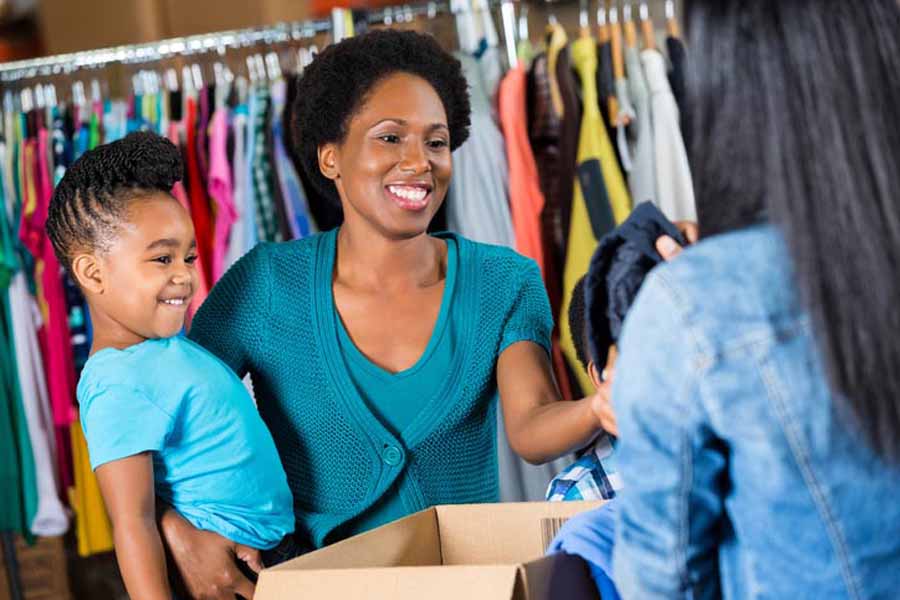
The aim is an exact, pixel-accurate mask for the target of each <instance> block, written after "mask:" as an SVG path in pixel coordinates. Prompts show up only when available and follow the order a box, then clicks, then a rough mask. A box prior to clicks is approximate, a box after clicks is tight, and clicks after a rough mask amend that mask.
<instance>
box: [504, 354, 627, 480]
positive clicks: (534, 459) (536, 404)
mask: <svg viewBox="0 0 900 600" xmlns="http://www.w3.org/2000/svg"><path fill="white" fill-rule="evenodd" d="M497 385H498V387H499V390H500V401H501V402H502V403H503V417H504V424H505V426H506V435H507V437H508V438H509V444H510V446H511V447H512V449H513V450H515V452H516V453H517V454H518V455H519V456H521V457H522V458H524V459H525V460H527V461H528V462H530V463H533V464H542V463H545V462H548V461H551V460H553V459H555V458H557V457H559V456H562V455H563V454H567V453H570V452H574V451H575V450H578V449H580V448H584V447H585V446H586V445H588V444H589V443H590V441H591V440H592V439H593V438H594V437H596V436H597V433H598V432H599V431H601V430H605V431H607V432H609V433H613V434H615V433H616V429H615V417H614V416H613V413H612V409H611V407H610V403H609V385H610V384H609V382H606V383H604V384H602V385H601V386H600V387H599V388H598V389H597V392H596V393H595V394H593V395H592V396H588V397H587V398H585V399H583V400H578V401H574V402H570V401H566V400H563V399H562V398H561V397H560V393H559V390H558V389H557V387H556V381H555V380H554V379H553V371H552V368H551V365H550V359H549V357H548V356H547V352H546V350H544V349H543V348H541V346H539V345H538V344H535V343H534V342H527V341H523V342H518V343H516V344H513V345H511V346H509V347H508V348H507V349H506V350H504V351H503V353H502V354H501V355H500V360H499V361H498V363H497Z"/></svg>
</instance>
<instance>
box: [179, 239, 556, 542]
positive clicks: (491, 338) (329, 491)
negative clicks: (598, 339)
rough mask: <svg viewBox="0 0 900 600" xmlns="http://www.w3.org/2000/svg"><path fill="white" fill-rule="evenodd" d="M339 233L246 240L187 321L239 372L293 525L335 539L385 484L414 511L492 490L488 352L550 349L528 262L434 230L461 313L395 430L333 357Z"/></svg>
mask: <svg viewBox="0 0 900 600" xmlns="http://www.w3.org/2000/svg"><path fill="white" fill-rule="evenodd" d="M337 231H338V230H333V231H330V232H327V233H323V234H319V235H316V236H312V237H308V238H305V239H302V240H297V241H292V242H284V243H275V244H260V245H258V246H257V247H256V248H255V249H254V250H252V251H251V252H250V253H248V254H247V255H246V256H245V257H244V258H242V259H241V260H239V261H238V262H237V263H236V264H235V265H234V266H233V267H232V268H231V269H230V270H229V271H228V272H227V273H226V274H225V276H224V277H223V278H222V280H221V281H220V282H219V283H218V284H217V285H216V286H215V288H214V289H213V291H212V293H211V294H210V296H209V298H208V299H207V300H206V302H205V303H204V304H203V306H202V307H201V309H200V311H199V312H198V313H197V315H196V317H195V318H194V321H193V328H192V330H191V333H190V337H191V338H192V339H194V340H195V341H196V342H198V343H200V344H201V345H203V346H204V347H206V348H207V349H209V350H210V351H211V352H213V353H214V354H216V355H217V356H219V357H220V358H221V359H222V360H223V361H224V362H225V363H226V364H228V365H229V366H230V367H231V368H232V369H234V371H235V372H236V373H237V374H238V376H241V377H243V376H244V375H245V374H247V373H249V374H250V377H251V381H252V383H253V389H254V394H255V397H256V400H257V403H258V407H259V411H260V414H261V415H262V417H263V420H264V421H265V422H266V424H267V425H268V427H269V429H270V430H271V432H272V436H273V438H274V439H275V444H276V446H277V448H278V452H279V455H280V458H281V461H282V464H283V466H284V469H285V472H286V473H287V476H288V481H289V484H290V486H291V491H292V492H293V497H294V513H295V516H296V519H297V534H298V535H299V536H301V541H302V542H307V543H308V544H309V545H311V546H312V547H315V548H318V547H321V546H324V545H326V544H329V543H332V542H335V541H338V540H339V539H340V538H341V537H343V536H342V532H341V526H342V525H344V524H346V523H348V522H349V521H351V520H352V519H354V518H355V517H357V516H359V515H361V514H363V513H364V512H365V511H366V510H368V509H369V508H371V507H372V506H373V505H374V504H375V503H376V502H377V501H378V500H379V499H380V498H382V497H383V496H384V495H385V494H386V493H398V494H402V495H403V500H404V504H405V505H406V506H408V507H410V508H415V509H417V510H418V509H424V508H427V507H429V506H433V505H437V504H461V503H476V502H496V501H497V500H498V497H499V484H498V474H497V447H496V445H497V440H496V410H497V403H496V399H497V396H498V393H497V378H496V365H497V360H498V358H499V356H500V354H501V353H502V352H503V351H504V350H505V349H506V348H508V347H509V346H510V345H512V344H514V343H516V342H520V341H530V342H534V343H537V344H539V345H541V346H542V347H543V348H545V349H546V350H548V351H549V347H550V332H551V331H552V328H553V321H552V316H551V313H550V306H549V302H548V300H547V295H546V292H545V290H544V286H543V284H542V282H541V275H540V271H539V269H538V267H537V265H536V264H535V263H534V261H532V260H530V259H527V258H524V257H522V256H521V255H519V254H516V253H515V252H514V251H512V250H510V249H508V248H502V247H498V246H490V245H486V244H479V243H475V242H471V241H469V240H466V239H465V238H462V237H459V236H456V235H454V234H441V235H440V236H439V237H453V238H454V239H456V241H457V244H458V248H459V267H458V268H459V271H458V275H457V277H458V280H457V286H458V290H459V293H458V294H456V296H455V298H454V300H453V301H454V302H463V303H464V304H465V306H464V308H465V310H463V311H460V312H461V314H464V315H466V317H467V318H466V319H465V320H464V322H462V323H460V324H459V342H458V344H457V347H458V348H459V351H458V352H457V354H456V356H455V357H454V359H453V360H452V361H451V364H450V365H449V368H448V372H447V373H446V377H445V378H444V381H445V383H444V385H446V386H447V389H446V390H444V393H441V394H438V395H437V396H436V397H435V398H436V399H437V400H438V401H432V402H428V401H427V399H426V400H423V401H424V402H425V403H426V404H425V406H423V407H422V410H421V411H420V413H419V415H418V416H417V417H416V419H415V420H414V421H413V423H412V424H411V425H410V426H409V427H407V428H406V429H405V430H404V431H402V432H400V433H399V435H394V434H392V433H391V432H390V431H389V430H388V429H387V428H386V427H385V426H384V425H383V424H382V423H381V422H380V421H379V420H378V419H377V417H376V416H375V415H374V414H373V413H372V412H371V410H369V409H368V407H367V406H366V404H365V402H364V401H363V400H362V398H361V397H360V396H359V394H358V393H357V391H356V389H355V388H354V385H353V382H352V380H351V379H350V376H349V373H348V372H347V370H346V369H347V367H346V363H345V362H344V361H343V359H342V356H341V352H340V347H339V345H338V337H337V335H338V334H337V329H336V317H337V312H336V309H335V306H334V301H333V296H332V291H331V288H332V276H333V272H334V260H335V249H336V240H337ZM441 398H443V400H442V401H441V400H440V399H441ZM395 483H397V485H394V484H395ZM304 537H305V538H306V539H302V538H304Z"/></svg>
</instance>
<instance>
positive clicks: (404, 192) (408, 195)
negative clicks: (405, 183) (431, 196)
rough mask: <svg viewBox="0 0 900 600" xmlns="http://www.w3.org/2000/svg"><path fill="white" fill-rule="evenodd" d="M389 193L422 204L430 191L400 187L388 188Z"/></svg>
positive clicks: (391, 186)
mask: <svg viewBox="0 0 900 600" xmlns="http://www.w3.org/2000/svg"><path fill="white" fill-rule="evenodd" d="M388 191H389V192H390V193H392V194H394V195H395V196H399V197H401V198H403V199H405V200H411V201H413V202H421V201H422V200H424V199H425V196H427V195H428V190H426V189H424V188H419V187H401V186H399V185H390V186H388Z"/></svg>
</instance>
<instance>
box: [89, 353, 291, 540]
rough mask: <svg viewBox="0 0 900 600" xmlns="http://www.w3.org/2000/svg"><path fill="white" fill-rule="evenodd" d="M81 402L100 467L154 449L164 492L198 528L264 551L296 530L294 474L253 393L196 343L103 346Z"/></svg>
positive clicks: (92, 455)
mask: <svg viewBox="0 0 900 600" xmlns="http://www.w3.org/2000/svg"><path fill="white" fill-rule="evenodd" d="M78 402H79V405H80V407H81V426H82V428H83V429H84V434H85V437H86V439H87V443H88V451H89V453H90V459H91V467H92V468H93V469H96V468H97V467H99V466H100V465H102V464H105V463H107V462H110V461H114V460H118V459H121V458H126V457H128V456H133V455H135V454H139V453H141V452H148V451H149V452H152V453H153V471H154V479H155V485H156V494H157V495H158V496H159V497H160V498H161V499H162V500H164V501H165V502H167V503H169V504H170V505H171V506H172V507H174V508H175V509H176V510H177V511H178V512H179V513H180V514H181V515H182V516H183V517H184V518H185V519H187V520H188V521H189V522H190V523H191V524H192V525H194V527H197V528H198V529H205V530H208V531H214V532H216V533H218V534H220V535H223V536H225V537H227V538H228V539H230V540H232V541H235V542H238V543H241V544H246V545H248V546H251V547H253V548H259V549H262V550H268V549H270V548H273V547H274V546H276V545H277V544H278V543H279V542H280V541H281V539H282V538H283V537H284V536H285V535H287V534H288V533H291V532H292V531H293V530H294V512H293V500H292V497H291V491H290V488H289V487H288V483H287V477H286V476H285V473H284V469H283V468H282V466H281V461H280V459H279V456H278V452H277V450H276V449H275V443H274V441H273V440H272V435H271V434H270V433H269V430H268V429H267V428H266V425H265V424H264V423H263V420H262V419H261V418H260V416H259V413H258V412H257V410H256V407H255V406H254V404H253V399H252V398H251V397H250V394H249V393H248V392H247V390H246V388H245V387H244V385H243V384H242V383H241V381H240V380H239V379H238V378H237V376H236V375H235V374H234V372H233V371H232V370H231V369H229V368H228V367H227V366H226V365H225V364H224V363H223V362H222V361H220V360H219V359H218V358H216V357H215V356H213V355H212V354H210V353H209V352H207V351H206V350H204V349H203V348H201V347H200V346H198V345H197V344H195V343H194V342H192V341H190V340H188V339H185V338H183V337H180V336H178V337H172V338H167V339H156V340H147V341H145V342H142V343H140V344H137V345H135V346H132V347H130V348H127V349H125V350H115V349H112V348H107V349H105V350H101V351H100V352H97V353H96V354H95V355H93V356H92V357H91V358H90V359H89V360H88V362H87V364H86V365H85V367H84V371H83V373H82V375H81V380H80V382H79V384H78Z"/></svg>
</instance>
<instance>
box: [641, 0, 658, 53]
mask: <svg viewBox="0 0 900 600" xmlns="http://www.w3.org/2000/svg"><path fill="white" fill-rule="evenodd" d="M641 33H642V34H643V36H642V37H643V38H644V48H646V49H647V50H656V31H655V30H654V29H653V19H652V18H650V7H649V6H647V2H646V0H643V1H642V2H641Z"/></svg>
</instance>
